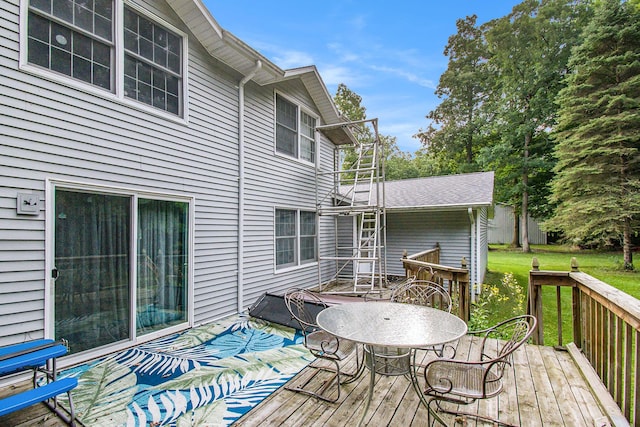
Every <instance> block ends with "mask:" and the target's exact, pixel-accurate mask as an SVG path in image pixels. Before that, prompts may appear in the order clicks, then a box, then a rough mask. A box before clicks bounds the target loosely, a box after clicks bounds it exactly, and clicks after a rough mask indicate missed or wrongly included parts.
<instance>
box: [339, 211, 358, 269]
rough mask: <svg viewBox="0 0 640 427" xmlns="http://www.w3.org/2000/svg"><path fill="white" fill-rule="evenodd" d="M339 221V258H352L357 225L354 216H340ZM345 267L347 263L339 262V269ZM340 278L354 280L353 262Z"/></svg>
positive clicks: (346, 267) (347, 266)
mask: <svg viewBox="0 0 640 427" xmlns="http://www.w3.org/2000/svg"><path fill="white" fill-rule="evenodd" d="M337 220H338V246H339V247H340V248H341V249H339V250H338V256H339V257H352V256H353V255H354V249H353V247H354V246H355V243H354V239H355V237H354V233H355V228H356V227H355V226H354V225H355V223H354V217H353V216H339V217H337ZM343 265H345V261H340V262H339V267H342V266H343ZM339 277H340V278H345V279H353V261H350V262H349V263H348V264H347V265H346V266H345V267H344V268H343V269H342V271H341V272H340V276H339Z"/></svg>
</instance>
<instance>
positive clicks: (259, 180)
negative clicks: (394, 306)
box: [243, 80, 335, 307]
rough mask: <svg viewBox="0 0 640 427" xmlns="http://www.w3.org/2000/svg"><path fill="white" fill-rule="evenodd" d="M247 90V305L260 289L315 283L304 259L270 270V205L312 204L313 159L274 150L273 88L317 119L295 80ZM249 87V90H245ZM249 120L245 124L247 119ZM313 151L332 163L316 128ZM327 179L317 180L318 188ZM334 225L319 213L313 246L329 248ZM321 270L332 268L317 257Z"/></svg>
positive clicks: (315, 267) (310, 265) (313, 270)
mask: <svg viewBox="0 0 640 427" xmlns="http://www.w3.org/2000/svg"><path fill="white" fill-rule="evenodd" d="M247 86H248V89H247V92H248V93H251V94H252V95H253V94H255V96H252V97H251V99H250V101H248V102H247V113H248V115H249V117H250V119H248V120H247V122H248V125H247V129H246V132H247V135H246V146H245V150H246V160H245V161H246V166H245V167H246V183H245V189H246V190H245V218H246V224H245V236H244V245H245V300H244V303H243V304H244V306H245V307H247V306H249V305H251V304H252V303H253V302H254V301H255V300H256V299H257V298H258V297H259V296H260V295H261V294H262V293H263V292H265V291H269V292H274V293H283V292H284V291H285V290H286V289H288V288H289V287H292V286H306V287H309V286H313V285H316V284H317V283H318V280H319V279H318V264H317V263H308V264H303V265H300V266H298V267H296V268H293V269H285V270H283V271H276V270H275V261H274V211H275V209H276V208H292V209H302V210H309V211H315V210H316V168H315V166H314V165H312V164H309V163H305V162H301V161H298V160H295V159H292V158H288V157H285V156H281V155H278V154H275V146H274V141H275V117H274V111H275V110H274V109H275V94H276V93H279V94H283V95H284V96H285V97H286V98H287V99H288V100H289V101H291V102H294V103H295V104H296V105H298V106H299V107H300V108H302V109H303V110H304V111H305V112H307V113H309V114H311V115H313V116H315V117H316V119H317V124H318V125H319V124H321V122H320V119H319V112H318V111H317V109H316V108H315V107H314V105H313V102H312V100H311V96H310V95H309V93H308V92H307V91H306V89H305V87H304V85H303V84H302V83H301V82H300V81H299V80H292V81H287V82H284V83H280V84H277V85H273V86H268V87H259V86H257V85H254V84H251V85H247ZM249 87H250V90H249ZM249 123H250V124H249ZM317 143H318V144H317V145H318V148H317V155H318V156H319V159H320V160H319V161H320V164H321V165H322V166H321V167H323V168H325V169H326V168H330V167H331V165H332V164H333V144H331V143H330V142H329V141H328V140H327V139H326V138H324V137H323V136H322V135H321V134H319V133H318V134H317ZM329 185H330V182H329V180H328V178H324V179H323V180H322V181H321V182H319V183H318V186H319V188H320V190H319V192H320V193H321V192H322V189H323V188H328V186H329ZM334 228H335V225H334V222H333V221H332V220H331V219H330V218H326V217H320V218H319V228H318V230H317V233H318V239H319V252H320V253H321V254H325V255H326V254H327V253H333V251H334V250H335V243H333V242H334V241H335V237H334V236H335V231H334ZM321 268H322V269H323V276H324V275H325V274H329V271H331V269H332V268H333V267H332V266H331V265H330V264H327V263H323V265H322V266H321Z"/></svg>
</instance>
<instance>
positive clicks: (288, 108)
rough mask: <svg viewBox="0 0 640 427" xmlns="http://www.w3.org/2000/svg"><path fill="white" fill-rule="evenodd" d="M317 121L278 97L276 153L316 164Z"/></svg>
mask: <svg viewBox="0 0 640 427" xmlns="http://www.w3.org/2000/svg"><path fill="white" fill-rule="evenodd" d="M315 130H316V119H315V118H314V117H312V116H310V115H309V114H307V113H305V112H304V111H301V110H300V108H298V107H297V106H296V105H295V104H293V103H291V102H289V101H287V100H286V99H284V98H283V97H282V96H280V95H276V151H277V152H278V153H281V154H284V155H286V156H290V157H293V158H296V159H301V160H304V161H307V162H310V163H315V160H316V158H315V153H316V141H315Z"/></svg>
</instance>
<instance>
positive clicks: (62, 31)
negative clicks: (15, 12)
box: [26, 0, 184, 116]
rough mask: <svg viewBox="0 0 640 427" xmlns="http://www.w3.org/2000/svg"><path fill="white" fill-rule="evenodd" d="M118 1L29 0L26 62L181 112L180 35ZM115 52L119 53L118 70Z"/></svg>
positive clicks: (173, 111)
mask: <svg viewBox="0 0 640 427" xmlns="http://www.w3.org/2000/svg"><path fill="white" fill-rule="evenodd" d="M118 5H119V3H117V2H116V1H114V0H64V1H59V0H31V1H30V3H29V14H28V39H27V40H28V41H27V55H26V58H27V62H28V63H29V64H32V65H36V66H38V67H42V68H45V69H48V70H50V71H54V72H56V73H58V74H62V75H65V76H68V77H71V78H73V79H77V80H80V81H82V82H85V83H88V84H90V85H92V86H95V87H98V88H101V89H104V90H107V91H110V92H112V93H116V95H117V96H118V97H126V98H129V99H133V100H135V101H138V102H141V103H143V104H146V105H150V106H152V107H154V108H157V109H160V110H162V111H166V112H168V113H171V114H175V115H178V116H180V115H182V110H183V103H184V100H183V82H184V75H183V69H184V66H183V60H184V54H183V45H184V37H183V36H181V35H179V34H178V33H177V32H176V31H172V30H170V29H169V28H166V27H165V26H163V25H160V24H158V23H157V22H154V21H152V20H151V19H149V18H147V17H145V16H143V15H142V14H140V13H139V12H137V11H136V10H134V9H132V8H129V7H124V8H118V7H117V6H118ZM118 10H121V11H122V13H121V14H119V13H117V11H118ZM120 16H122V17H123V19H119V17H120ZM115 34H122V37H116V36H115ZM120 40H122V43H120ZM117 58H123V60H122V62H121V63H122V64H123V67H122V70H120V69H119V67H118V65H117V64H119V63H120V62H119V61H117ZM119 88H122V89H119ZM119 92H121V93H119Z"/></svg>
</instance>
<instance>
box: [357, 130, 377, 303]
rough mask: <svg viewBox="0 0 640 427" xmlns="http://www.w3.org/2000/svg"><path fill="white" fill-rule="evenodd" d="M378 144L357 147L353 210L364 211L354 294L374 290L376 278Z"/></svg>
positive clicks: (361, 219)
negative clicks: (375, 188)
mask: <svg viewBox="0 0 640 427" xmlns="http://www.w3.org/2000/svg"><path fill="white" fill-rule="evenodd" d="M377 149H378V144H377V143H375V142H372V143H362V144H360V145H359V147H358V159H357V162H356V168H355V177H354V181H353V196H352V199H351V200H352V206H353V207H354V208H355V207H359V208H362V209H363V211H362V213H361V214H360V221H359V232H358V247H357V250H356V257H355V258H354V270H355V271H354V273H355V280H354V285H353V286H354V292H357V291H358V290H361V289H366V290H373V289H374V286H375V278H376V266H377V265H376V264H377V262H378V261H379V253H378V252H379V251H378V249H379V235H378V231H379V229H380V215H379V212H378V210H376V209H373V208H374V207H375V203H376V202H377V200H373V196H374V191H373V190H374V188H373V186H374V183H375V182H376V181H375V179H374V178H375V176H376V168H377V167H378V164H377V163H378V162H377V157H378V152H377Z"/></svg>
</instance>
